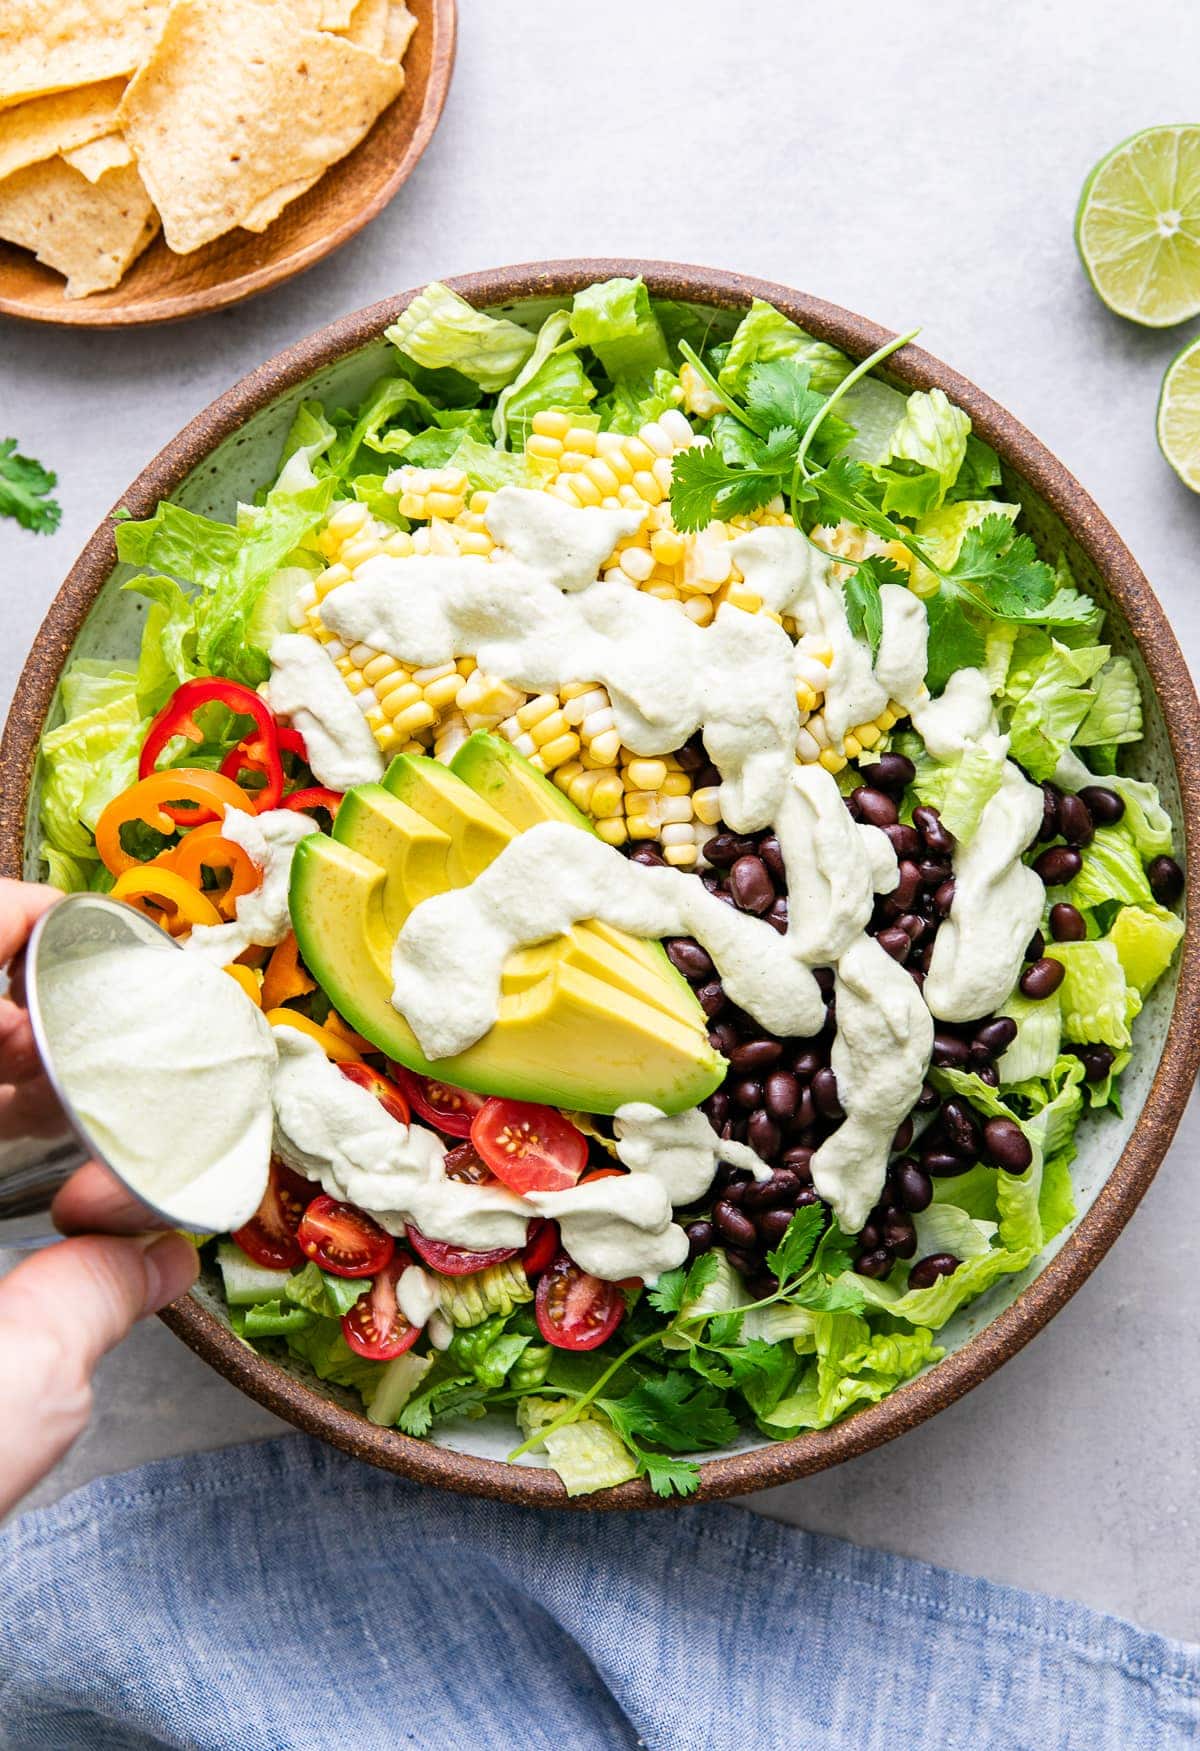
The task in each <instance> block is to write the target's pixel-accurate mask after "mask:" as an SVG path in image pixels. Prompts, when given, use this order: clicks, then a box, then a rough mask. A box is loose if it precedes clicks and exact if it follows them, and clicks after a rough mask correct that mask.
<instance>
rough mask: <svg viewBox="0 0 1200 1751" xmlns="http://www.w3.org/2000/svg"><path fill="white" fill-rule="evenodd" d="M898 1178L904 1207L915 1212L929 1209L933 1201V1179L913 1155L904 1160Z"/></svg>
mask: <svg viewBox="0 0 1200 1751" xmlns="http://www.w3.org/2000/svg"><path fill="white" fill-rule="evenodd" d="M897 1179H898V1181H899V1186H900V1199H901V1202H902V1203H903V1205H904V1208H905V1209H906V1210H911V1211H913V1212H914V1214H915V1213H916V1212H917V1211H920V1210H928V1208H929V1206H930V1204H932V1202H933V1181H932V1180H931V1179H930V1177H929V1175H928V1174H927V1173H925V1172H923V1171H922V1169H921V1167H920V1166H919V1165H918V1163H917V1162H915V1161H913V1160H912V1158H911V1157H909V1158H908V1159H906V1160H904V1161H902V1162H901V1163H900V1169H899V1173H898V1175H897Z"/></svg>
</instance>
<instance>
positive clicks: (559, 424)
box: [530, 409, 571, 438]
mask: <svg viewBox="0 0 1200 1751" xmlns="http://www.w3.org/2000/svg"><path fill="white" fill-rule="evenodd" d="M530 424H531V425H532V427H533V429H534V431H535V432H536V433H537V435H538V437H539V438H565V437H566V435H567V433H568V432H569V431H570V429H571V420H570V417H569V415H567V414H565V413H555V412H553V411H552V410H550V409H546V410H545V411H544V412H542V413H535V414H534V416H533V419H532V420H531V421H530Z"/></svg>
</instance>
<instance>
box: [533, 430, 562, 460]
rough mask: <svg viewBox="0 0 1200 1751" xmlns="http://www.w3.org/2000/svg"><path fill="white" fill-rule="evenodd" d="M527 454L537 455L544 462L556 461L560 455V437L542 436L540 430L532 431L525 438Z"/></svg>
mask: <svg viewBox="0 0 1200 1751" xmlns="http://www.w3.org/2000/svg"><path fill="white" fill-rule="evenodd" d="M525 453H526V455H527V456H538V457H541V458H542V459H543V460H544V461H546V462H557V461H558V459H559V457H560V456H561V455H562V440H561V438H548V437H543V436H542V435H541V433H540V432H534V433H533V434H532V435H531V436H530V437H528V438H527V439H526V440H525Z"/></svg>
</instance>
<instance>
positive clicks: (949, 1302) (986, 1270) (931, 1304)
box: [865, 1246, 1035, 1331]
mask: <svg viewBox="0 0 1200 1751" xmlns="http://www.w3.org/2000/svg"><path fill="white" fill-rule="evenodd" d="M1034 1252H1035V1249H1034V1248H1032V1247H1030V1248H1026V1249H1024V1250H1022V1251H1019V1252H1013V1251H1010V1250H1009V1248H1007V1247H1003V1246H1000V1247H993V1248H992V1250H991V1251H990V1252H985V1253H980V1254H979V1255H978V1257H976V1258H970V1259H964V1260H963V1262H962V1264H961V1265H959V1267H958V1269H957V1270H956V1271H955V1272H954V1274H953V1275H952V1276H949V1277H939V1278H938V1280H937V1282H936V1283H933V1284H931V1285H930V1287H929V1288H928V1289H908V1290H906V1291H905V1292H904V1293H903V1294H897V1293H896V1291H895V1289H893V1288H892V1286H891V1284H889V1283H873V1282H870V1281H869V1280H868V1281H867V1283H866V1285H865V1291H866V1296H867V1300H868V1301H869V1302H872V1303H874V1305H876V1306H877V1307H880V1308H882V1309H883V1311H885V1312H886V1313H889V1314H890V1315H891V1316H892V1318H893V1319H906V1320H911V1321H912V1322H913V1323H914V1324H917V1325H920V1326H923V1327H927V1328H928V1329H929V1330H930V1331H939V1330H940V1329H941V1327H942V1326H944V1325H945V1324H946V1321H947V1320H949V1319H952V1318H953V1317H954V1315H955V1314H956V1313H957V1312H958V1310H959V1308H960V1307H963V1306H965V1305H966V1303H967V1302H968V1301H974V1299H975V1297H976V1296H977V1295H982V1294H983V1292H984V1290H985V1289H990V1288H991V1286H992V1284H993V1283H995V1282H998V1281H999V1279H1000V1278H1001V1277H1003V1276H1008V1275H1011V1274H1012V1273H1014V1272H1016V1271H1023V1270H1024V1269H1025V1267H1026V1265H1027V1264H1029V1262H1030V1261H1031V1259H1032V1258H1033V1257H1034ZM889 1290H890V1294H889V1293H887V1291H889Z"/></svg>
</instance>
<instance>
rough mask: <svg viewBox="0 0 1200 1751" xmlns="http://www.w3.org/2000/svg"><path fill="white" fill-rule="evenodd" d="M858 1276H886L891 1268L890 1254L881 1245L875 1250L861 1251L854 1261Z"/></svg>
mask: <svg viewBox="0 0 1200 1751" xmlns="http://www.w3.org/2000/svg"><path fill="white" fill-rule="evenodd" d="M854 1268H855V1270H856V1271H857V1272H858V1274H859V1276H860V1277H886V1276H887V1274H888V1272H889V1271H890V1270H891V1268H892V1255H891V1253H890V1252H885V1251H884V1250H883V1248H882V1247H880V1248H878V1250H877V1251H875V1252H861V1253H859V1255H858V1257H857V1258H856V1259H855V1261H854Z"/></svg>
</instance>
